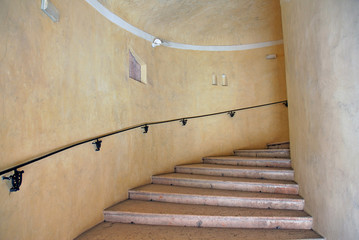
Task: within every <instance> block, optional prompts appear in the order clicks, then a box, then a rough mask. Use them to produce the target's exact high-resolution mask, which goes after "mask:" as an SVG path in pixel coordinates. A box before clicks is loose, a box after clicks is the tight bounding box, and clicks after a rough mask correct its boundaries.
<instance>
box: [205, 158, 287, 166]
mask: <svg viewBox="0 0 359 240" xmlns="http://www.w3.org/2000/svg"><path fill="white" fill-rule="evenodd" d="M203 163H208V164H223V165H233V166H253V167H291V162H290V160H288V161H280V162H279V161H271V160H268V161H263V160H262V161H256V160H240V161H238V160H225V159H203Z"/></svg>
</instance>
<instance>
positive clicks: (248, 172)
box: [175, 166, 294, 180]
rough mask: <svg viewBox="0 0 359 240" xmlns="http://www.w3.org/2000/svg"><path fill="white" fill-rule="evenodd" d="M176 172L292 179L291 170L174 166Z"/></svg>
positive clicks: (292, 173)
mask: <svg viewBox="0 0 359 240" xmlns="http://www.w3.org/2000/svg"><path fill="white" fill-rule="evenodd" d="M175 169H176V172H177V173H189V174H200V175H210V176H222V177H241V178H263V179H273V180H294V172H293V171H265V170H263V171H261V170H257V169H232V170H224V169H214V168H190V167H178V166H177V167H176V168H175Z"/></svg>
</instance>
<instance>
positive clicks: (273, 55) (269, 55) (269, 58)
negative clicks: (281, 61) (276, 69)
mask: <svg viewBox="0 0 359 240" xmlns="http://www.w3.org/2000/svg"><path fill="white" fill-rule="evenodd" d="M276 58H277V54H268V55H267V56H266V59H267V60H273V59H276Z"/></svg>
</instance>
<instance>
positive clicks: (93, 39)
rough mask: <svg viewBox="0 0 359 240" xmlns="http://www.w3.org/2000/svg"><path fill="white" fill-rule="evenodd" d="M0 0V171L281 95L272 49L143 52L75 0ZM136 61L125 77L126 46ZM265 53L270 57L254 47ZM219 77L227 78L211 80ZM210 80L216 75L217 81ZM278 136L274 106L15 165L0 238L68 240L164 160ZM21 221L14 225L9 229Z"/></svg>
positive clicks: (284, 123) (284, 133) (197, 157)
mask: <svg viewBox="0 0 359 240" xmlns="http://www.w3.org/2000/svg"><path fill="white" fill-rule="evenodd" d="M52 2H53V4H54V5H55V6H56V7H57V8H58V10H59V12H60V14H61V16H60V21H59V22H58V23H53V22H51V20H50V19H49V18H48V17H47V16H46V15H45V14H44V13H43V12H42V11H41V10H40V4H38V3H37V2H36V1H11V0H1V6H2V7H1V8H0V21H1V22H2V23H3V24H1V25H0V32H1V34H0V62H1V64H0V94H1V96H2V97H1V99H0V111H1V122H2V124H1V125H0V135H1V136H2V139H4V141H3V142H2V144H1V146H0V147H1V151H0V157H1V162H0V169H5V168H7V167H11V166H14V165H15V164H18V163H21V162H24V161H26V160H28V159H31V158H32V157H35V156H38V155H41V154H43V153H45V152H47V151H49V150H53V149H56V148H58V147H61V146H64V145H67V144H69V143H73V142H76V141H78V140H82V139H86V138H89V137H93V136H96V135H99V134H103V133H106V132H111V131H114V130H117V129H120V128H123V127H127V126H131V125H135V124H139V123H142V122H148V121H157V120H164V119H172V118H178V117H183V116H189V115H197V114H205V113H210V112H215V111H222V110H227V109H231V108H238V107H245V106H248V105H255V104H262V103H267V102H272V101H277V100H283V99H285V98H286V91H285V88H286V86H285V77H284V55H283V46H282V45H278V46H272V47H268V48H261V49H255V50H248V51H240V52H200V51H182V50H176V49H171V48H163V47H158V48H152V47H151V45H150V44H149V43H148V42H147V41H145V40H143V39H140V38H138V37H135V36H133V35H131V34H130V33H128V32H125V31H124V30H121V29H119V28H118V27H117V26H115V25H114V24H112V23H110V22H109V21H108V20H106V19H105V18H103V16H101V15H100V14H98V13H97V12H96V11H95V10H94V9H93V8H92V7H91V6H90V5H88V4H87V3H86V2H85V1H80V0H77V1H69V0H66V1H55V0H53V1H52ZM129 47H131V48H132V49H134V50H135V51H136V53H137V54H138V55H140V56H141V58H142V60H144V61H145V62H146V63H147V69H148V76H147V80H148V84H147V85H144V84H141V83H138V82H136V81H132V80H129V78H128V70H127V69H128V49H129ZM270 53H277V54H278V58H277V59H276V60H273V61H268V60H266V59H265V55H266V54H270ZM212 73H215V74H217V76H218V77H220V75H221V74H222V73H225V74H226V75H227V77H228V81H229V86H227V87H222V86H212V85H211V82H212ZM219 80H220V79H219ZM287 139H288V119H287V109H286V108H285V107H284V106H282V105H278V106H271V107H267V108H262V109H257V110H249V111H246V112H241V113H237V114H236V116H235V117H234V118H230V117H228V116H216V117H212V118H203V119H198V120H191V121H189V122H188V123H187V125H186V126H185V127H182V126H181V124H180V123H178V124H176V123H171V124H168V125H161V126H152V127H150V129H149V133H147V134H142V131H141V130H139V129H138V130H133V131H130V132H127V133H125V134H122V135H117V136H112V137H109V138H105V139H103V146H102V148H101V151H100V152H95V151H94V149H93V146H92V144H85V145H81V146H79V147H76V148H74V149H72V150H68V151H65V152H63V153H61V154H58V155H55V156H53V157H50V158H48V159H46V160H43V161H41V162H37V163H35V164H33V165H31V166H27V167H24V168H23V170H25V173H24V179H23V184H22V186H21V190H20V191H19V192H17V193H11V194H9V193H8V191H9V186H8V185H7V182H6V181H1V182H0V203H1V204H0V206H1V208H0V211H1V212H0V216H1V221H0V238H1V239H54V240H56V239H59V240H60V239H61V240H63V239H73V238H74V237H75V236H77V235H79V234H80V233H82V232H83V231H85V230H86V229H88V228H90V227H92V226H93V225H95V224H97V223H99V222H101V221H102V220H103V216H102V210H103V209H104V208H106V207H108V206H110V205H112V204H114V203H116V202H118V201H121V200H124V199H126V198H127V190H128V189H129V188H133V187H136V186H138V185H141V184H145V183H149V182H150V176H151V175H153V174H159V173H164V172H170V171H173V166H174V165H175V164H183V163H187V162H200V161H201V158H202V157H203V156H205V155H213V154H230V153H231V151H232V150H233V149H235V148H247V147H264V146H265V143H267V142H272V141H282V140H287ZM19 226H21V227H19Z"/></svg>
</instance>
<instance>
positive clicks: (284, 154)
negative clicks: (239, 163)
mask: <svg viewBox="0 0 359 240" xmlns="http://www.w3.org/2000/svg"><path fill="white" fill-rule="evenodd" d="M234 154H235V155H238V156H241V157H272V158H290V150H289V149H253V150H234Z"/></svg>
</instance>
